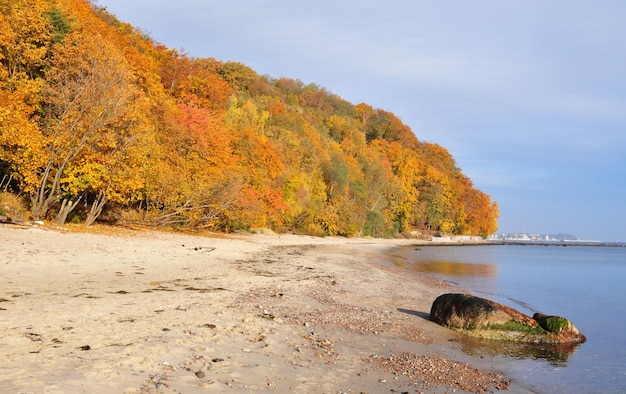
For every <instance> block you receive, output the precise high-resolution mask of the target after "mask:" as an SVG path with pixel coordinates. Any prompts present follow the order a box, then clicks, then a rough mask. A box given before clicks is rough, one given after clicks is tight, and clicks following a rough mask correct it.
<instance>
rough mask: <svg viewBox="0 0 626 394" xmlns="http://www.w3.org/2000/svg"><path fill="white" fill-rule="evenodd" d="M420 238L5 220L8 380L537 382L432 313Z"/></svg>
mask: <svg viewBox="0 0 626 394" xmlns="http://www.w3.org/2000/svg"><path fill="white" fill-rule="evenodd" d="M416 243H417V241H415V240H379V239H346V238H331V237H329V238H317V237H308V236H295V235H260V234H245V235H240V234H235V235H222V234H214V235H212V236H193V235H186V234H180V233H170V232H156V231H149V230H127V229H125V230H115V231H113V230H109V231H100V232H89V233H83V232H77V231H68V230H67V228H65V229H53V228H49V227H20V226H14V225H0V360H1V361H0V387H2V392H6V393H207V392H209V393H211V392H216V393H217V392H241V393H244V392H255V391H275V392H296V393H350V392H354V393H360V392H364V393H389V392H398V393H402V392H408V393H415V392H424V393H447V392H498V391H500V390H508V391H510V392H528V391H527V390H524V389H523V388H522V387H520V386H518V385H517V384H516V382H511V381H510V380H509V379H508V378H507V377H506V376H503V375H502V374H501V373H499V372H498V371H496V370H494V369H493V365H492V364H491V363H490V362H489V360H486V359H480V358H472V357H471V356H468V355H467V354H465V353H463V352H462V351H461V350H460V345H459V344H458V341H457V339H458V336H457V334H455V333H453V332H451V331H449V330H447V329H445V328H442V327H439V326H437V325H435V324H434V323H432V322H430V321H428V313H429V311H430V306H431V304H432V301H433V300H434V299H435V298H436V297H437V296H438V295H440V294H442V293H445V292H449V291H453V290H455V289H451V288H448V287H447V286H446V285H444V284H442V283H439V282H437V281H435V280H433V279H432V278H430V277H429V276H426V275H424V274H419V273H412V272H407V271H406V270H401V269H400V268H397V267H395V266H394V264H393V263H391V262H390V260H391V259H393V258H394V256H393V254H392V249H393V248H394V247H396V246H402V245H414V244H416Z"/></svg>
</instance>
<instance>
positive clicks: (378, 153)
mask: <svg viewBox="0 0 626 394" xmlns="http://www.w3.org/2000/svg"><path fill="white" fill-rule="evenodd" d="M0 179H1V180H2V185H1V186H2V187H3V188H6V190H9V191H11V192H12V193H14V194H16V195H19V196H21V197H23V198H25V199H26V201H27V204H28V207H29V209H30V214H31V216H32V219H35V220H37V219H49V220H55V221H56V222H57V223H64V222H65V221H74V222H84V223H86V224H87V225H90V224H92V223H94V221H96V220H107V221H115V222H126V223H128V222H135V223H143V224H150V225H162V226H189V227H204V228H209V229H213V230H220V231H231V230H238V229H250V228H258V227H268V228H272V229H275V230H278V231H292V232H298V233H307V234H315V235H345V236H355V235H372V236H393V235H395V234H398V233H402V232H409V231H412V230H425V231H439V232H444V233H450V234H475V235H482V236H485V235H488V234H491V233H493V232H495V231H496V226H497V216H498V209H497V205H496V203H495V202H492V201H491V199H490V197H489V196H488V195H487V194H485V193H483V192H481V191H479V190H477V189H475V188H474V186H473V184H472V182H471V181H470V179H468V178H467V177H466V176H465V175H463V174H462V172H461V170H460V169H459V168H458V167H457V166H456V164H455V162H454V159H453V158H452V157H451V155H450V154H449V153H448V151H446V149H444V148H443V147H441V146H439V145H437V144H432V143H427V142H423V141H419V140H418V139H417V138H416V137H415V135H414V134H413V132H412V131H411V130H410V129H409V127H407V126H406V125H404V124H403V123H402V122H401V120H400V119H398V118H397V117H396V116H394V115H393V114H392V113H390V112H386V111H384V110H380V109H375V108H372V107H371V106H369V105H367V104H358V105H353V104H351V103H349V102H347V101H345V100H343V99H341V98H340V97H338V96H336V95H334V94H332V93H330V92H329V91H327V90H325V89H324V88H321V87H319V86H316V85H313V84H305V83H303V82H301V81H299V80H297V79H290V78H278V79H274V78H271V77H267V76H260V75H258V74H257V73H256V72H255V71H254V70H252V69H251V68H249V67H247V66H245V65H243V64H240V63H236V62H222V61H219V60H216V59H212V58H207V59H198V58H192V57H189V56H187V55H186V54H184V53H180V52H179V51H176V50H173V49H169V48H166V47H164V46H163V45H159V44H158V43H155V42H153V41H152V40H151V39H150V37H147V36H146V35H145V34H143V33H142V32H141V31H140V30H138V29H137V28H135V27H133V26H131V25H129V24H126V23H123V22H120V21H119V20H117V19H116V18H115V17H114V16H113V15H111V14H109V13H108V12H107V11H106V10H105V9H101V8H99V7H98V6H96V5H93V4H91V3H90V2H89V1H85V0H0Z"/></svg>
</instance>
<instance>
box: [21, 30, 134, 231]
mask: <svg viewBox="0 0 626 394" xmlns="http://www.w3.org/2000/svg"><path fill="white" fill-rule="evenodd" d="M46 80H47V89H46V98H45V111H46V116H45V118H44V119H43V120H42V126H41V127H42V134H43V135H42V137H43V138H44V140H45V141H46V145H47V149H46V150H47V155H46V162H45V165H44V167H43V171H42V173H41V174H40V177H39V181H38V185H37V186H36V188H35V191H34V193H33V194H32V197H31V199H32V208H31V214H32V216H33V218H35V219H39V218H41V217H43V216H45V215H46V214H47V212H48V210H49V209H50V207H51V205H52V204H53V203H55V202H57V201H58V200H59V199H60V198H61V197H63V195H64V194H65V193H66V190H63V189H62V187H61V186H62V179H63V177H64V175H65V171H66V169H67V168H68V166H70V165H72V164H73V162H74V161H75V160H76V159H77V158H79V157H80V155H81V154H82V153H83V152H84V151H85V150H86V149H87V148H89V149H95V150H98V145H99V144H105V145H106V143H107V140H108V138H107V137H108V133H115V132H116V131H119V130H116V129H115V127H114V126H115V125H114V123H115V121H116V119H117V118H118V117H119V116H121V115H122V114H123V113H125V111H127V109H128V105H129V103H131V102H132V100H133V98H134V95H135V90H134V89H133V87H132V85H131V75H130V73H129V71H128V67H127V65H126V62H125V59H124V57H123V56H122V54H121V53H119V51H118V50H117V49H116V48H115V47H114V46H113V45H111V44H110V43H109V42H108V41H107V40H105V39H103V38H102V36H101V35H99V34H98V33H97V32H92V31H86V30H84V29H81V28H79V29H77V30H75V31H73V32H72V33H70V34H68V35H67V37H66V38H65V39H64V40H63V42H62V43H61V44H60V45H58V46H57V47H56V48H55V51H54V55H53V56H52V58H51V60H50V68H49V69H48V70H47V72H46Z"/></svg>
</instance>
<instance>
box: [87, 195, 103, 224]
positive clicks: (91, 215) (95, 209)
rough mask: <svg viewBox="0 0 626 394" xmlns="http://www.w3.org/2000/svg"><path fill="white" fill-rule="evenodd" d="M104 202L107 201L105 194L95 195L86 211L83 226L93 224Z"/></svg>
mask: <svg viewBox="0 0 626 394" xmlns="http://www.w3.org/2000/svg"><path fill="white" fill-rule="evenodd" d="M106 202H107V197H106V195H103V194H100V195H98V197H96V199H95V200H94V201H93V203H92V204H91V208H90V209H89V212H88V213H87V219H85V226H87V227H89V226H91V225H92V224H94V222H95V221H96V219H97V218H98V216H100V214H101V213H102V209H103V208H104V204H106Z"/></svg>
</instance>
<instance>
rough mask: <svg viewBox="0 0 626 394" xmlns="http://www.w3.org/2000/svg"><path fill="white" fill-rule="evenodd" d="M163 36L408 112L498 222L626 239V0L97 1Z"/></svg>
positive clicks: (512, 227)
mask: <svg viewBox="0 0 626 394" xmlns="http://www.w3.org/2000/svg"><path fill="white" fill-rule="evenodd" d="M96 3H97V4H98V5H100V6H102V7H106V8H107V9H108V11H109V12H111V13H113V14H115V15H116V16H117V17H118V18H119V19H120V20H122V21H125V22H129V23H131V24H133V25H134V26H136V27H137V28H139V29H141V30H142V31H143V32H145V33H147V34H148V35H149V36H150V37H152V39H154V40H155V41H157V42H159V43H162V44H165V45H167V46H168V47H170V48H175V49H180V50H183V51H185V52H186V53H187V54H189V55H190V56H193V57H200V58H203V57H212V58H216V59H218V60H223V61H237V62H241V63H243V64H245V65H247V66H249V67H251V68H253V69H254V70H255V71H256V72H258V73H259V74H261V75H268V76H270V77H273V78H280V77H289V78H294V79H299V80H301V81H302V82H304V83H306V84H308V83H314V84H316V85H319V86H321V87H323V88H325V89H327V90H328V91H330V92H332V93H335V94H337V95H339V96H340V97H342V98H344V99H346V100H348V101H349V102H351V103H353V104H358V103H361V102H365V103H367V104H370V105H371V106H373V107H375V108H380V109H384V110H386V111H389V112H392V113H394V114H395V115H396V116H398V117H399V118H400V119H402V121H403V122H404V123H405V124H407V125H408V126H409V127H411V129H412V130H413V132H414V133H415V135H416V136H417V138H418V139H419V140H422V141H427V142H433V143H437V144H439V145H441V146H443V147H445V148H446V149H448V150H449V151H450V153H451V154H452V155H453V157H454V158H455V160H456V164H457V165H458V167H459V168H461V170H462V171H463V173H464V174H465V175H467V176H468V177H469V178H470V179H472V181H473V182H474V185H475V186H476V187H477V188H478V189H480V190H482V191H483V192H485V193H487V194H489V195H490V196H491V197H492V199H493V200H495V201H497V202H498V205H499V209H500V219H499V229H498V232H505V233H512V232H526V233H545V234H557V233H569V234H572V235H575V236H577V237H578V238H581V239H592V240H603V241H626V23H624V20H626V2H624V1H623V0H596V1H582V0H551V1H545V0H507V1H501V0H473V1H468V0H437V1H432V0H431V1H426V0H316V1H296V0H231V1H224V0H220V1H214V0H177V1H175V2H174V1H171V0H97V1H96Z"/></svg>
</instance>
